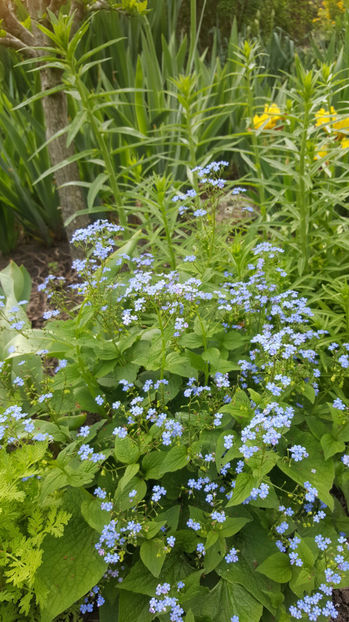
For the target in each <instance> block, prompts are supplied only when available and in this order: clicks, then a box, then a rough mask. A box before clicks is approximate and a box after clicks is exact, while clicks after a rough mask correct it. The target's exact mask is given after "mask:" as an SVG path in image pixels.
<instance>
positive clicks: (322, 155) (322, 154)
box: [314, 146, 328, 160]
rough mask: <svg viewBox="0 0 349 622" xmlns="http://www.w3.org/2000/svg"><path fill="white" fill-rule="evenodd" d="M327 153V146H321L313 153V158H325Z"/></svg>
mask: <svg viewBox="0 0 349 622" xmlns="http://www.w3.org/2000/svg"><path fill="white" fill-rule="evenodd" d="M327 154H328V151H327V147H326V146H325V147H321V149H319V151H317V152H316V155H314V160H320V159H321V158H325V157H326V156H327Z"/></svg>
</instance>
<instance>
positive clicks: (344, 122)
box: [333, 117, 349, 135]
mask: <svg viewBox="0 0 349 622" xmlns="http://www.w3.org/2000/svg"><path fill="white" fill-rule="evenodd" d="M333 129H334V130H336V132H337V133H338V134H339V135H341V133H342V132H341V131H340V130H344V131H345V132H348V131H349V117H345V119H341V121H336V123H334V124H333Z"/></svg>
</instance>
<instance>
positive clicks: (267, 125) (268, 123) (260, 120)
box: [253, 104, 282, 130]
mask: <svg viewBox="0 0 349 622" xmlns="http://www.w3.org/2000/svg"><path fill="white" fill-rule="evenodd" d="M281 116H282V115H281V111H280V108H279V106H277V104H271V105H270V106H269V105H268V104H265V106H264V112H263V114H261V115H258V114H255V115H254V117H253V126H254V128H255V129H256V130H258V128H260V127H261V126H262V125H263V129H264V130H271V129H273V128H274V127H275V125H276V123H277V121H278V120H279V119H281Z"/></svg>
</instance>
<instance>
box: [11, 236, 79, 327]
mask: <svg viewBox="0 0 349 622" xmlns="http://www.w3.org/2000/svg"><path fill="white" fill-rule="evenodd" d="M10 260H12V261H14V262H15V263H16V264H17V265H18V266H24V267H25V268H26V269H27V270H28V272H29V274H30V276H31V278H32V283H33V285H32V292H31V296H30V300H29V305H28V306H27V314H28V317H29V319H30V320H31V322H32V327H33V328H41V326H42V325H43V324H44V320H43V318H42V314H43V313H44V312H45V311H47V310H48V309H49V308H50V307H49V305H48V304H47V301H46V296H45V294H44V293H43V292H38V291H37V287H38V285H40V284H41V283H43V281H44V280H45V278H46V277H47V276H48V275H49V274H54V275H56V276H64V277H66V278H67V279H68V281H73V280H74V277H75V275H74V273H73V272H72V270H71V258H70V253H69V244H68V242H65V241H62V242H59V243H58V244H55V245H54V246H50V247H45V246H40V245H39V244H37V243H35V242H30V241H27V242H23V243H21V244H20V246H19V247H18V248H17V249H16V250H14V251H12V253H11V254H10V255H9V256H6V257H5V256H3V255H1V254H0V270H3V269H4V268H6V266H7V265H8V263H9V261H10Z"/></svg>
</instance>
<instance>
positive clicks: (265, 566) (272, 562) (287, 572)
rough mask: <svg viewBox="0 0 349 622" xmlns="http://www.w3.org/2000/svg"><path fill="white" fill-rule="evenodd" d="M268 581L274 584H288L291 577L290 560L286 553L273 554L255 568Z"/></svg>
mask: <svg viewBox="0 0 349 622" xmlns="http://www.w3.org/2000/svg"><path fill="white" fill-rule="evenodd" d="M256 571H257V572H261V573H262V574H264V575H265V576H266V577H269V579H272V580H273V581H276V583H288V581H290V579H291V577H292V568H291V565H290V560H289V557H288V555H286V553H274V555H270V557H267V559H266V560H265V561H264V562H263V563H262V564H260V565H259V566H258V568H256Z"/></svg>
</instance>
